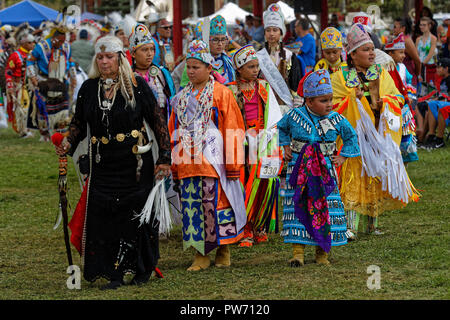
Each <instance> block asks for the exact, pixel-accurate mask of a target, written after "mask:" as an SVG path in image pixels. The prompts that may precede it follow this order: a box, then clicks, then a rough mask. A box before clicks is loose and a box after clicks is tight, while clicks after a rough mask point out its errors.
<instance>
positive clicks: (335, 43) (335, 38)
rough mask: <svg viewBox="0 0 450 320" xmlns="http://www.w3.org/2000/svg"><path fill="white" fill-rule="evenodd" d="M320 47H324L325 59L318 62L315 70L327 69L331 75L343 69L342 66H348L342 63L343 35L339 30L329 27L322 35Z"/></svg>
mask: <svg viewBox="0 0 450 320" xmlns="http://www.w3.org/2000/svg"><path fill="white" fill-rule="evenodd" d="M320 45H321V47H322V53H323V58H322V59H320V60H319V62H317V64H316V66H315V67H314V70H319V69H325V70H328V72H329V73H330V74H333V73H335V72H336V71H339V70H340V69H341V65H346V63H345V62H343V61H342V57H341V54H342V35H341V33H340V32H339V31H338V29H336V28H333V27H328V28H326V29H325V30H323V32H322V34H321V35H320Z"/></svg>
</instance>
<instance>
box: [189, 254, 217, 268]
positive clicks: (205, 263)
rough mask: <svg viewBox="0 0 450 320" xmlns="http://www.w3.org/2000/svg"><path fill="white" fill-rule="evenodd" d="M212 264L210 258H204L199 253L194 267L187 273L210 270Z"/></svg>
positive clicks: (193, 264)
mask: <svg viewBox="0 0 450 320" xmlns="http://www.w3.org/2000/svg"><path fill="white" fill-rule="evenodd" d="M210 264H211V260H210V259H209V256H208V255H206V256H204V255H202V254H201V253H200V252H198V251H197V252H196V253H195V257H194V262H192V265H191V266H190V267H189V268H188V269H187V271H200V270H203V269H206V268H208V267H209V266H210Z"/></svg>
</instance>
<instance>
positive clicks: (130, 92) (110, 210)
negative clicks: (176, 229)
mask: <svg viewBox="0 0 450 320" xmlns="http://www.w3.org/2000/svg"><path fill="white" fill-rule="evenodd" d="M95 52H96V55H95V57H94V59H93V62H92V67H91V71H90V74H89V78H90V79H88V80H86V81H85V82H84V83H83V85H82V87H81V89H80V91H79V94H78V99H77V106H76V112H75V115H74V117H73V119H72V122H71V124H70V128H69V136H68V137H67V138H65V139H64V140H63V142H62V143H61V146H60V147H57V148H56V149H57V150H56V151H57V153H58V154H63V153H65V152H67V153H68V154H73V152H74V151H75V149H76V148H77V145H78V144H79V142H80V141H81V140H83V139H84V138H85V137H86V135H88V138H89V163H90V167H89V168H90V169H89V170H90V173H89V177H90V179H89V182H88V189H87V192H88V197H87V206H86V216H85V220H84V221H85V222H84V229H83V241H82V252H81V253H82V258H83V263H84V269H83V274H84V278H85V279H86V280H87V281H89V282H93V281H95V280H96V279H98V278H106V279H108V280H110V282H109V283H108V284H107V285H106V286H104V287H103V288H104V289H116V288H117V287H119V286H120V285H122V284H123V275H124V274H125V273H127V272H131V273H133V274H135V277H134V279H133V281H132V283H134V284H140V283H145V282H147V281H148V279H149V277H150V275H151V273H152V271H153V270H154V269H155V266H156V264H157V262H158V258H159V247H158V225H157V223H154V221H153V220H154V219H153V218H154V217H152V219H151V220H152V221H150V223H149V224H144V225H142V226H139V219H134V217H135V216H136V215H137V214H139V213H140V212H141V210H142V208H143V207H144V205H145V203H146V200H147V197H148V195H149V193H150V191H151V189H152V187H153V185H154V177H155V176H156V177H157V178H161V177H164V176H168V175H169V173H170V136H169V132H168V129H167V125H166V122H165V117H164V114H163V113H162V112H161V109H160V108H158V107H157V103H156V99H155V97H154V95H153V93H152V91H151V90H150V88H149V87H148V85H147V83H146V82H145V81H144V80H143V79H142V78H140V77H136V78H135V77H134V75H133V72H132V70H131V67H130V65H129V63H128V61H127V60H126V57H125V54H124V52H123V45H122V42H121V41H120V40H119V39H118V38H116V37H113V36H107V37H104V38H101V39H100V40H99V41H98V42H97V43H96V46H95ZM144 121H145V122H146V123H147V124H148V127H149V128H150V129H152V131H153V132H154V133H155V137H156V141H154V142H153V143H157V144H158V147H159V158H158V159H156V160H157V161H156V164H154V161H153V157H152V152H146V153H143V154H135V153H133V151H132V149H133V146H135V145H136V144H141V145H143V144H146V143H147V142H148V138H147V134H146V132H145V126H144Z"/></svg>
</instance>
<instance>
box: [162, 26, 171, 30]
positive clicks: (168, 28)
mask: <svg viewBox="0 0 450 320" xmlns="http://www.w3.org/2000/svg"><path fill="white" fill-rule="evenodd" d="M161 28H163V29H166V30H170V29H172V26H168V27H161Z"/></svg>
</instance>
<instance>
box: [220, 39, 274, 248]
mask: <svg viewBox="0 0 450 320" xmlns="http://www.w3.org/2000/svg"><path fill="white" fill-rule="evenodd" d="M233 64H234V66H235V68H236V81H234V82H232V83H230V84H229V86H228V87H229V88H230V89H231V91H232V92H233V94H234V96H235V98H236V101H237V103H238V105H239V108H240V110H241V113H242V116H243V118H244V124H245V129H246V132H247V142H248V144H247V146H246V157H245V160H246V163H245V168H244V169H243V170H242V172H241V181H242V183H243V184H244V186H245V195H246V198H245V205H246V211H247V225H246V227H245V230H244V232H245V235H244V239H243V240H242V241H241V243H240V245H239V246H241V247H251V246H252V245H253V243H254V242H256V243H259V242H262V241H267V232H274V231H275V232H277V231H278V218H277V217H278V215H277V212H278V191H279V187H280V179H279V177H278V173H279V171H280V167H281V159H280V158H279V154H280V153H279V148H278V145H277V134H276V133H277V131H276V128H275V126H276V123H277V122H278V121H279V120H280V119H281V110H280V107H279V105H278V102H277V101H276V99H275V96H274V94H273V93H272V88H271V87H270V85H269V83H268V82H267V81H265V80H262V79H258V73H259V62H258V58H257V56H256V51H255V49H254V48H253V47H252V46H251V45H247V46H244V47H242V48H241V49H239V50H238V51H236V53H235V54H234V56H233ZM270 97H272V98H273V99H270ZM269 138H270V140H269ZM269 160H275V166H274V167H272V166H264V165H261V164H262V163H263V162H264V163H266V164H268V161H269ZM268 167H270V172H268ZM274 168H275V169H274ZM265 171H267V172H265Z"/></svg>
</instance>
